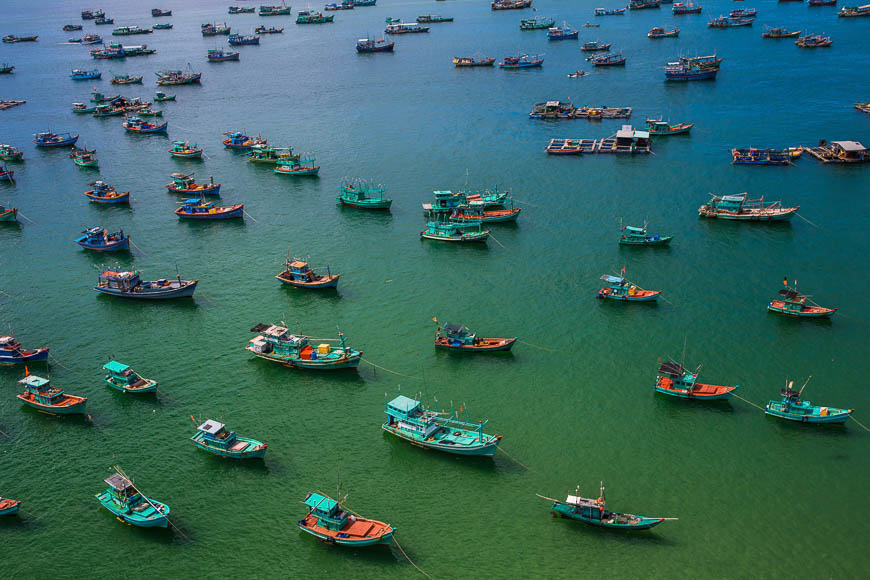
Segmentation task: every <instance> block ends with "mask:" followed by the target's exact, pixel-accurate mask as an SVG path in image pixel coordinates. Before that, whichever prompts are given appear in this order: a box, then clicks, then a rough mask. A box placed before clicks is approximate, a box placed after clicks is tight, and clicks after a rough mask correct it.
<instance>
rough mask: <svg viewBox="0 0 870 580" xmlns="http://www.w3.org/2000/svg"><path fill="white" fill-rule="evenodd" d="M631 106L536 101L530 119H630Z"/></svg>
mask: <svg viewBox="0 0 870 580" xmlns="http://www.w3.org/2000/svg"><path fill="white" fill-rule="evenodd" d="M629 117H631V107H588V106H583V107H575V106H574V105H573V104H571V103H570V102H563V101H546V102H544V103H535V106H534V107H533V108H532V111H531V112H530V113H529V118H530V119H546V120H556V119H587V120H598V119H628V118H629Z"/></svg>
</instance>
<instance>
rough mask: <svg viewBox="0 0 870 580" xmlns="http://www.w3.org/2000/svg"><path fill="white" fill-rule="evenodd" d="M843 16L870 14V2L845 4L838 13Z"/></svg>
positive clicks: (856, 16)
mask: <svg viewBox="0 0 870 580" xmlns="http://www.w3.org/2000/svg"><path fill="white" fill-rule="evenodd" d="M837 16H839V17H841V18H858V17H860V16H870V4H864V5H863V6H843V7H842V8H840V11H839V12H838V13H837Z"/></svg>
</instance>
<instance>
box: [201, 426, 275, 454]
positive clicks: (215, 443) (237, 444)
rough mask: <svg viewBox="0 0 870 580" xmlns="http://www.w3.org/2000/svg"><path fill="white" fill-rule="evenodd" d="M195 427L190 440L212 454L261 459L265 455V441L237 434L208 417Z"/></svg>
mask: <svg viewBox="0 0 870 580" xmlns="http://www.w3.org/2000/svg"><path fill="white" fill-rule="evenodd" d="M196 429H197V431H196V433H194V435H193V437H191V438H190V440H191V441H193V442H194V444H196V446H197V447H199V448H200V449H204V450H205V451H208V452H209V453H213V454H214V455H220V456H221V457H229V458H230V459H262V458H263V457H264V456H265V455H266V449H267V447H268V446H267V445H266V444H265V443H263V442H261V441H257V440H256V439H249V438H248V437H242V436H240V435H237V434H236V432H235V431H230V430H229V429H227V428H226V426H225V425H224V424H223V423H219V422H217V421H215V420H214V419H209V420H208V421H206V422H205V423H203V424H202V425H200V426H199V427H197V428H196Z"/></svg>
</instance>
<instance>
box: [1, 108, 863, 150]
mask: <svg viewBox="0 0 870 580" xmlns="http://www.w3.org/2000/svg"><path fill="white" fill-rule="evenodd" d="M855 108H856V109H858V110H859V111H861V112H862V113H867V114H870V102H867V103H855ZM7 147H8V146H7ZM0 159H5V157H3V145H0Z"/></svg>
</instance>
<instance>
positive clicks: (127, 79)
mask: <svg viewBox="0 0 870 580" xmlns="http://www.w3.org/2000/svg"><path fill="white" fill-rule="evenodd" d="M110 82H111V83H112V84H113V85H141V84H142V77H141V76H138V77H131V76H130V75H115V76H113V77H112V80H111V81H110Z"/></svg>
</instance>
